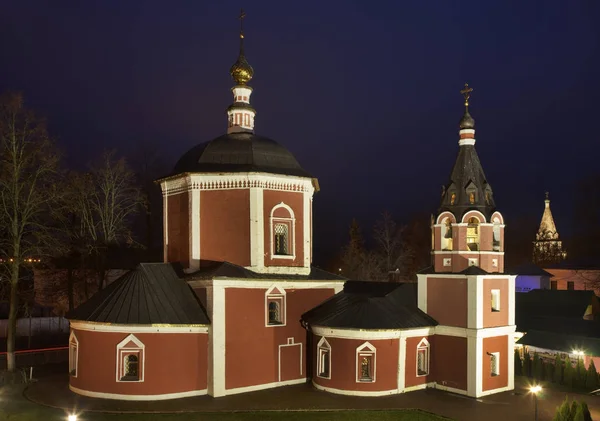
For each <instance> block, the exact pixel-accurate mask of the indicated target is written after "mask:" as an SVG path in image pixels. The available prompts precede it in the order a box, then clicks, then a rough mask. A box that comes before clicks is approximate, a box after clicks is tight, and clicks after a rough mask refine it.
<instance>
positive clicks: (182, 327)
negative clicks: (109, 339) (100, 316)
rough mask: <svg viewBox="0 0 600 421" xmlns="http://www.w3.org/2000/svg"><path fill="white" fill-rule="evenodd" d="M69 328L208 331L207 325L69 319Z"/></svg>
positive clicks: (104, 330) (159, 331) (134, 330)
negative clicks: (123, 323) (128, 323)
mask: <svg viewBox="0 0 600 421" xmlns="http://www.w3.org/2000/svg"><path fill="white" fill-rule="evenodd" d="M70 323H71V328H72V329H76V330H89V331H95V332H116V333H208V325H167V324H153V325H119V324H109V323H106V324H105V323H94V322H85V321H80V320H71V321H70Z"/></svg>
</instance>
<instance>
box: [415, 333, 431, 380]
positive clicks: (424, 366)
mask: <svg viewBox="0 0 600 421" xmlns="http://www.w3.org/2000/svg"><path fill="white" fill-rule="evenodd" d="M427 374H429V342H427V339H425V338H423V339H422V340H421V342H419V344H418V345H417V376H426V375H427Z"/></svg>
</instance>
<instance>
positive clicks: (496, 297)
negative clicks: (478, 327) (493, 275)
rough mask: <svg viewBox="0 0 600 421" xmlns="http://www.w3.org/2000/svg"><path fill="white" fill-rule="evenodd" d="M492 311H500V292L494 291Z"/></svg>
mask: <svg viewBox="0 0 600 421" xmlns="http://www.w3.org/2000/svg"><path fill="white" fill-rule="evenodd" d="M492 311H500V290H499V289H493V290H492Z"/></svg>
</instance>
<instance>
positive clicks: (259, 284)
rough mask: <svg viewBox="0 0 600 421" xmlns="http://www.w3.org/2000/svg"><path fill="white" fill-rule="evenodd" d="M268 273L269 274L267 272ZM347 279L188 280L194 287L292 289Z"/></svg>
mask: <svg viewBox="0 0 600 421" xmlns="http://www.w3.org/2000/svg"><path fill="white" fill-rule="evenodd" d="M265 275H267V274H265ZM345 282H346V281H343V280H323V281H315V280H312V281H311V280H308V281H302V280H298V279H294V280H286V279H274V278H270V279H269V278H268V277H266V276H265V279H255V278H248V279H234V278H226V277H216V278H213V279H203V280H196V281H194V280H190V281H188V284H189V286H191V287H192V288H206V287H211V286H217V285H218V286H221V287H225V288H264V289H268V288H270V287H271V286H273V285H281V286H282V288H287V289H289V288H291V289H311V288H332V289H336V288H339V287H340V286H343V285H344V283H345Z"/></svg>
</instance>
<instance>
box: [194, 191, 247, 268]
mask: <svg viewBox="0 0 600 421" xmlns="http://www.w3.org/2000/svg"><path fill="white" fill-rule="evenodd" d="M249 215H250V191H249V190H248V189H245V190H242V189H239V190H208V191H201V192H200V244H201V247H200V253H201V257H202V259H203V260H215V261H227V262H231V263H234V264H236V265H240V266H250V217H249Z"/></svg>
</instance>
